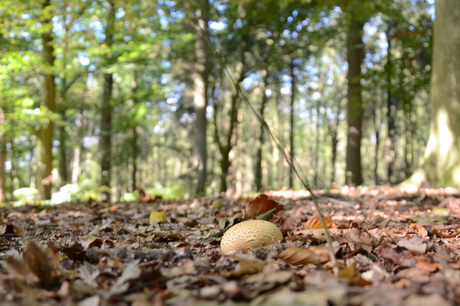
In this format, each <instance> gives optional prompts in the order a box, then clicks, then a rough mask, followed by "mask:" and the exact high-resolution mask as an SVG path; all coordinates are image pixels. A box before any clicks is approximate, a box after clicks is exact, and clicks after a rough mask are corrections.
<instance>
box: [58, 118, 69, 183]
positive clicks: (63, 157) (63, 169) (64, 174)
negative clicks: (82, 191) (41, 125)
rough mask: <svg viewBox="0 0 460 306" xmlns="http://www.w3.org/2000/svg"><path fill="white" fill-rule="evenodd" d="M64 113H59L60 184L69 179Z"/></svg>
mask: <svg viewBox="0 0 460 306" xmlns="http://www.w3.org/2000/svg"><path fill="white" fill-rule="evenodd" d="M65 120H66V118H65V114H64V113H61V124H60V125H59V174H60V176H61V186H63V185H66V184H67V183H68V181H69V172H68V171H67V169H68V168H67V132H66V130H65Z"/></svg>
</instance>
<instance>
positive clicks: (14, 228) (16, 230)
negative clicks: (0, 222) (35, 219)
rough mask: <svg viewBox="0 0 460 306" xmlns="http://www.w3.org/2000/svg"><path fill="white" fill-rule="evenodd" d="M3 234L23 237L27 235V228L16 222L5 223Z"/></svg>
mask: <svg viewBox="0 0 460 306" xmlns="http://www.w3.org/2000/svg"><path fill="white" fill-rule="evenodd" d="M5 234H16V235H18V236H21V237H24V236H26V235H27V230H26V229H25V228H22V227H20V226H19V225H16V224H7V225H6V228H5Z"/></svg>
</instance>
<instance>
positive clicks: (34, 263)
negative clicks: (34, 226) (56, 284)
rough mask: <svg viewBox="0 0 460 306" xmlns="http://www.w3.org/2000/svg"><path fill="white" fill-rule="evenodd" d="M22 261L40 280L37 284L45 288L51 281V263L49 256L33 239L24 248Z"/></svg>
mask: <svg viewBox="0 0 460 306" xmlns="http://www.w3.org/2000/svg"><path fill="white" fill-rule="evenodd" d="M23 256H24V262H25V263H26V264H27V266H28V268H29V269H30V271H32V272H33V273H34V274H35V275H36V276H37V277H38V279H39V280H40V281H39V284H40V286H41V287H43V288H47V287H49V286H50V285H51V284H52V281H53V264H52V262H51V257H50V256H49V255H48V253H47V252H46V251H45V250H43V248H42V247H41V246H39V245H38V243H37V242H35V241H33V240H32V241H30V242H29V243H28V245H27V248H26V249H25V250H24V254H23Z"/></svg>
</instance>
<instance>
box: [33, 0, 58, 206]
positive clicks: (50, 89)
mask: <svg viewBox="0 0 460 306" xmlns="http://www.w3.org/2000/svg"><path fill="white" fill-rule="evenodd" d="M50 5H51V3H50V1H49V0H46V1H45V2H44V3H43V11H45V10H46V9H47V8H48V7H49V6H50ZM44 15H45V16H44V17H43V20H42V24H44V25H47V26H50V30H49V31H48V32H45V33H43V34H42V35H41V36H42V47H43V49H42V56H43V62H44V63H45V65H46V66H45V68H44V72H43V77H44V84H43V103H42V107H43V108H44V109H46V110H47V111H48V112H49V113H50V114H53V113H54V112H55V111H56V84H55V82H54V60H55V57H54V46H53V31H52V24H53V23H52V20H51V18H52V16H49V13H44ZM53 129H54V122H53V120H52V118H50V117H48V118H47V120H46V123H44V124H43V125H42V126H41V127H40V130H39V131H38V133H37V187H38V189H39V190H40V197H41V198H42V199H43V200H48V199H51V188H52V174H51V172H52V170H53Z"/></svg>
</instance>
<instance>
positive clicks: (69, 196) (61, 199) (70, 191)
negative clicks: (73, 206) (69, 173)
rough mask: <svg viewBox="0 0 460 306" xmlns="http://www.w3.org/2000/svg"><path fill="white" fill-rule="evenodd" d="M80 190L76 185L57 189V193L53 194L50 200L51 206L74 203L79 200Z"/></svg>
mask: <svg viewBox="0 0 460 306" xmlns="http://www.w3.org/2000/svg"><path fill="white" fill-rule="evenodd" d="M80 196H81V190H80V187H79V186H78V185H77V184H67V185H64V186H62V187H61V188H59V191H58V192H56V193H53V196H52V198H51V200H50V204H51V205H57V204H62V203H66V202H74V201H77V200H80Z"/></svg>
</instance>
